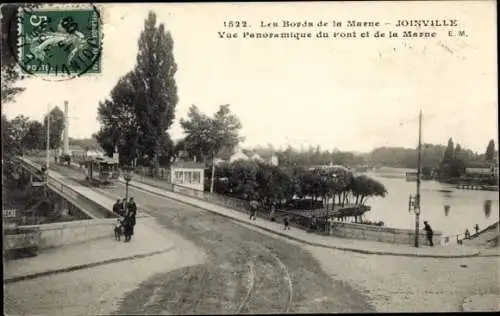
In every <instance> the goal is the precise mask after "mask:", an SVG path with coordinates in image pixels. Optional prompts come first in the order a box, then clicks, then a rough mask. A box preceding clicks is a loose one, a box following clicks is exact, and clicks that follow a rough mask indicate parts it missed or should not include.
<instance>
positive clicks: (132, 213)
mask: <svg viewBox="0 0 500 316" xmlns="http://www.w3.org/2000/svg"><path fill="white" fill-rule="evenodd" d="M127 208H128V214H127V217H128V218H129V219H130V236H133V235H134V226H135V221H136V216H137V204H135V201H134V198H133V197H131V198H130V200H129V202H128V205H127Z"/></svg>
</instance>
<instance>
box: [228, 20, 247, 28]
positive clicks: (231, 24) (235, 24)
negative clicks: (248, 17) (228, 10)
mask: <svg viewBox="0 0 500 316" xmlns="http://www.w3.org/2000/svg"><path fill="white" fill-rule="evenodd" d="M247 26H248V23H247V21H224V27H247Z"/></svg>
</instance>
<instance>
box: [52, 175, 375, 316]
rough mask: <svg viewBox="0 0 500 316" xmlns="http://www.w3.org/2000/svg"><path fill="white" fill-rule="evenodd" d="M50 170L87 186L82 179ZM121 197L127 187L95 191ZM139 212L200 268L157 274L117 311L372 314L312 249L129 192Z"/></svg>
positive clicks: (362, 299) (358, 293)
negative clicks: (197, 256)
mask: <svg viewBox="0 0 500 316" xmlns="http://www.w3.org/2000/svg"><path fill="white" fill-rule="evenodd" d="M53 169H54V170H55V171H57V172H59V173H61V174H63V175H65V176H67V177H69V178H71V179H73V180H75V181H76V182H79V183H81V184H83V183H84V182H83V180H82V179H83V175H82V173H80V172H79V171H77V170H71V169H67V168H66V167H62V166H53ZM97 190H98V192H100V193H103V194H105V195H108V196H109V197H112V198H121V197H123V195H124V187H123V185H121V184H117V185H116V187H114V188H106V189H97ZM129 195H130V196H133V197H134V199H135V200H136V202H137V204H138V206H139V208H140V209H143V210H144V211H146V212H147V213H149V214H150V215H152V216H154V217H156V218H157V220H158V221H159V223H160V224H161V225H163V226H164V227H165V228H168V229H171V230H173V231H175V232H176V233H178V234H179V235H181V236H182V237H183V238H186V239H188V240H190V241H192V242H193V243H194V244H196V245H197V246H198V247H200V248H202V249H203V250H204V251H205V252H206V254H207V260H206V262H205V264H203V265H197V266H192V267H186V268H181V269H178V270H176V271H171V272H167V273H157V274H155V275H154V276H152V277H150V278H149V279H148V281H146V282H143V283H142V284H141V285H140V286H139V287H137V288H135V289H134V290H132V291H131V292H129V293H128V294H127V295H126V297H125V298H124V299H123V300H121V303H120V304H119V306H118V308H117V311H116V312H115V314H158V313H165V312H168V313H170V314H228V313H231V314H233V313H234V314H237V313H286V312H292V313H301V312H303V313H326V312H343V313H349V312H375V309H374V307H373V305H372V304H371V303H370V299H369V297H368V296H367V295H366V294H364V293H361V291H360V290H357V289H355V288H353V287H351V286H350V285H349V284H348V283H346V282H344V281H340V280H336V279H335V278H332V277H331V276H329V275H328V274H327V273H326V272H325V271H324V270H323V269H322V267H321V265H320V263H319V262H318V260H316V259H315V258H314V257H313V256H312V255H311V253H310V251H308V250H305V249H303V248H302V247H300V246H299V245H296V244H293V243H290V242H287V241H284V240H283V239H281V238H275V237H273V236H271V235H269V234H263V233H260V232H257V231H255V230H252V229H250V228H246V227H243V226H241V225H239V224H236V223H234V222H232V221H230V220H228V219H226V218H223V217H220V216H217V215H214V214H211V213H208V212H206V211H204V210H201V209H198V208H195V207H192V206H188V205H185V204H182V203H178V202H175V201H172V200H169V199H166V198H164V197H160V196H156V195H152V194H150V193H145V192H142V191H139V190H137V189H134V188H129Z"/></svg>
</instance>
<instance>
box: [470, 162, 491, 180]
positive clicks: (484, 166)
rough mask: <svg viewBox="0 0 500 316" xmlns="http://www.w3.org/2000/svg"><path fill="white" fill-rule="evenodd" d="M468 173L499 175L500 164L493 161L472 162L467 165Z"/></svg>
mask: <svg viewBox="0 0 500 316" xmlns="http://www.w3.org/2000/svg"><path fill="white" fill-rule="evenodd" d="M465 173H466V174H467V175H481V176H496V177H498V164H497V163H492V162H486V161H485V162H470V163H468V164H467V165H466V167H465Z"/></svg>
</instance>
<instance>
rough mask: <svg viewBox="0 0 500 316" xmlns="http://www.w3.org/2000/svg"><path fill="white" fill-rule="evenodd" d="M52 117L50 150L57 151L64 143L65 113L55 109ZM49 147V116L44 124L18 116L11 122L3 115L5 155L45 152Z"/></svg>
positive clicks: (57, 108)
mask: <svg viewBox="0 0 500 316" xmlns="http://www.w3.org/2000/svg"><path fill="white" fill-rule="evenodd" d="M48 116H49V117H50V119H49V122H50V130H49V134H50V135H49V136H50V144H49V147H50V149H57V148H59V147H60V146H61V143H62V134H63V130H64V113H63V112H62V111H61V109H60V108H59V107H55V108H53V109H52V110H51V111H50V112H49V114H48ZM46 146H47V115H46V116H45V117H44V119H43V121H42V122H39V121H36V120H31V119H29V118H28V117H26V116H24V115H18V116H16V117H14V118H13V119H11V120H8V119H7V117H6V116H5V115H4V114H2V150H3V154H4V155H21V154H23V153H25V152H26V151H27V150H45V149H46Z"/></svg>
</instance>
